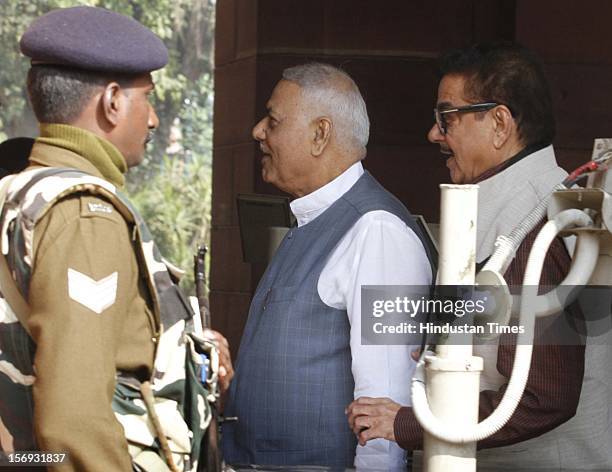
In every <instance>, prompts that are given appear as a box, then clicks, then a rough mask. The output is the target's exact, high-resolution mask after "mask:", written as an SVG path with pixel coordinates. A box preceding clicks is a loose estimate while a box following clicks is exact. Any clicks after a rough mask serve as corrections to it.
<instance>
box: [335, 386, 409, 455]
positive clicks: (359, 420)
mask: <svg viewBox="0 0 612 472" xmlns="http://www.w3.org/2000/svg"><path fill="white" fill-rule="evenodd" d="M400 408H401V405H400V404H398V403H395V402H394V401H393V400H391V399H390V398H370V397H360V398H358V399H357V400H355V401H354V402H353V403H351V404H350V405H349V406H348V407H347V409H346V414H347V415H348V422H349V425H350V427H351V429H352V430H353V432H354V433H355V435H356V436H357V439H358V440H359V444H360V445H361V446H365V444H366V442H368V441H369V440H370V439H375V438H383V439H388V440H390V441H395V433H394V432H393V423H394V422H395V416H396V415H397V412H398V411H399V409H400Z"/></svg>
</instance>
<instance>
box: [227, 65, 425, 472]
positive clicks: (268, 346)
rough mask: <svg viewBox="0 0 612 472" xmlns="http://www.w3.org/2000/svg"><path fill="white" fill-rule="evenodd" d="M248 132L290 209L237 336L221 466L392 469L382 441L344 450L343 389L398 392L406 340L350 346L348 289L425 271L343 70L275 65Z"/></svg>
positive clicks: (350, 439)
mask: <svg viewBox="0 0 612 472" xmlns="http://www.w3.org/2000/svg"><path fill="white" fill-rule="evenodd" d="M267 109H268V113H267V115H266V116H265V117H264V118H263V119H262V120H261V121H260V122H259V123H257V125H256V126H255V128H254V129H253V137H254V138H255V139H256V140H257V141H258V142H259V143H260V148H261V151H262V153H263V158H262V174H263V179H264V180H265V181H266V182H269V183H272V184H273V185H275V186H276V187H278V188H279V189H281V190H283V191H285V192H287V193H289V194H291V195H292V196H293V197H295V200H293V202H292V203H291V209H292V211H293V213H294V214H295V216H296V218H297V227H296V228H292V229H291V230H290V231H289V233H288V234H287V236H286V237H285V239H284V240H283V242H282V244H281V245H280V247H279V249H278V251H277V253H276V254H275V256H274V258H273V260H272V261H271V263H270V266H269V267H268V270H267V271H266V273H265V274H264V276H263V278H262V279H261V281H260V283H259V286H258V288H257V291H256V293H255V296H254V298H253V301H252V303H251V308H250V312H249V318H248V322H247V325H246V328H245V331H244V334H243V338H242V343H241V346H240V353H239V356H238V366H237V373H236V379H235V381H234V383H233V385H232V387H231V390H230V398H229V403H228V406H227V413H228V414H230V415H232V416H233V415H236V416H238V418H239V420H238V422H237V423H235V424H231V425H229V424H228V425H226V428H225V429H224V453H225V457H226V460H227V461H228V462H230V463H257V464H275V465H326V466H340V467H350V466H353V465H356V466H357V467H358V468H362V469H365V470H374V469H381V470H393V469H401V468H405V462H404V453H403V452H402V451H401V449H400V448H399V447H397V445H396V444H394V443H391V442H389V441H387V440H384V439H381V440H378V441H373V442H371V443H369V444H368V445H367V446H366V447H362V446H357V444H356V438H355V436H354V435H353V433H352V432H351V430H350V429H349V427H348V425H347V424H346V419H345V415H344V411H345V408H346V407H347V405H348V404H349V403H350V402H351V401H352V400H353V398H355V397H358V396H363V395H373V394H374V393H375V392H376V394H378V395H380V394H384V395H385V396H389V397H391V398H396V399H399V398H402V399H404V401H407V402H408V401H409V398H408V392H409V388H408V382H407V379H406V377H405V376H404V375H399V376H398V375H394V373H397V372H402V369H407V370H408V371H411V370H412V369H413V368H414V366H413V361H412V360H411V359H410V355H409V354H410V346H368V345H362V344H361V321H360V320H361V286H362V285H383V284H410V285H429V284H430V283H431V281H432V267H431V264H430V260H429V258H428V255H427V253H426V250H425V247H424V245H423V243H422V240H421V234H420V231H419V230H418V228H417V227H416V226H415V224H414V222H413V219H412V218H411V216H410V214H409V213H408V211H407V210H406V209H405V207H404V206H403V205H402V204H401V203H400V202H399V201H398V200H397V199H396V198H394V197H393V196H392V195H391V194H389V193H388V192H387V191H386V190H384V189H383V188H382V186H381V185H380V184H379V183H378V182H377V181H376V180H375V179H374V178H373V177H372V176H371V175H370V174H369V173H368V172H366V171H364V169H363V167H362V164H361V160H363V159H364V158H365V156H366V144H367V141H368V133H369V120H368V116H367V111H366V106H365V103H364V101H363V98H362V97H361V94H360V92H359V89H358V88H357V86H356V85H355V83H354V82H353V80H352V79H351V78H350V77H349V76H348V75H347V74H346V73H344V72H343V71H341V70H339V69H336V68H334V67H332V66H329V65H326V64H306V65H302V66H296V67H292V68H290V69H287V70H285V71H284V72H283V78H282V80H281V81H280V82H279V83H278V85H277V86H276V88H275V89H274V91H273V93H272V96H271V98H270V100H269V101H268V103H267Z"/></svg>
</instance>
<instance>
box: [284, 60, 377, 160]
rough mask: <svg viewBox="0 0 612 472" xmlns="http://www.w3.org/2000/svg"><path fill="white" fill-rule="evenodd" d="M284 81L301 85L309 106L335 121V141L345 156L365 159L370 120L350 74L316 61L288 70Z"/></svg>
mask: <svg viewBox="0 0 612 472" xmlns="http://www.w3.org/2000/svg"><path fill="white" fill-rule="evenodd" d="M283 79H285V80H288V81H291V82H294V83H296V84H297V85H299V86H300V89H301V91H302V94H303V95H304V97H305V98H306V100H305V103H308V104H309V106H312V107H314V108H316V110H315V113H318V114H322V115H326V116H328V117H329V118H330V119H331V121H332V123H333V134H334V138H335V140H336V143H337V144H338V146H339V147H341V148H342V150H343V151H344V153H346V154H350V155H351V156H354V157H355V159H354V160H360V159H363V158H364V157H365V155H366V145H367V144H368V137H369V134H370V120H369V119H368V112H367V109H366V105H365V102H364V100H363V97H362V96H361V93H360V92H359V88H358V87H357V85H356V84H355V82H354V81H353V79H351V77H350V76H349V75H348V74H347V73H346V72H344V71H342V70H340V69H338V68H336V67H333V66H331V65H329V64H321V63H316V62H314V63H310V64H303V65H299V66H295V67H290V68H288V69H285V70H284V71H283Z"/></svg>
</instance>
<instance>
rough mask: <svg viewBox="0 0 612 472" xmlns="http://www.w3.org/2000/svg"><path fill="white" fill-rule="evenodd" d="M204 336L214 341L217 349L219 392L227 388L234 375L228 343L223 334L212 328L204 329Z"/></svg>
mask: <svg viewBox="0 0 612 472" xmlns="http://www.w3.org/2000/svg"><path fill="white" fill-rule="evenodd" d="M204 338H205V339H207V340H209V341H212V342H214V343H215V345H216V346H217V350H218V351H219V385H220V386H221V393H223V392H225V391H226V390H227V389H228V388H229V385H230V382H231V381H232V378H233V377H234V367H233V366H232V357H231V355H230V350H229V343H228V342H227V339H225V336H223V335H222V334H221V333H219V332H218V331H215V330H212V329H205V330H204Z"/></svg>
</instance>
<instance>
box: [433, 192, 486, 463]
mask: <svg viewBox="0 0 612 472" xmlns="http://www.w3.org/2000/svg"><path fill="white" fill-rule="evenodd" d="M440 190H441V209H440V256H439V263H438V280H437V283H438V285H474V277H475V262H476V219H477V211H478V210H477V209H478V186H477V185H440ZM461 336H464V337H463V338H462V344H456V345H453V344H452V337H453V336H452V335H451V336H450V342H451V344H444V345H438V347H437V351H436V355H435V356H431V357H429V358H426V377H427V379H426V388H427V399H428V401H429V404H430V406H431V411H432V413H433V414H434V415H435V416H436V417H438V418H439V419H440V420H442V421H444V422H445V423H447V424H449V425H458V426H468V427H469V426H472V425H476V424H477V423H478V395H479V381H480V372H481V370H482V359H481V358H478V357H472V345H471V339H470V340H467V339H466V338H465V335H461ZM423 448H424V455H423V461H424V470H425V471H426V472H447V471H453V472H475V471H476V442H471V443H466V444H452V443H448V442H445V441H441V440H439V439H437V438H434V437H433V436H431V435H429V434H427V433H425V437H424V443H423Z"/></svg>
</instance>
